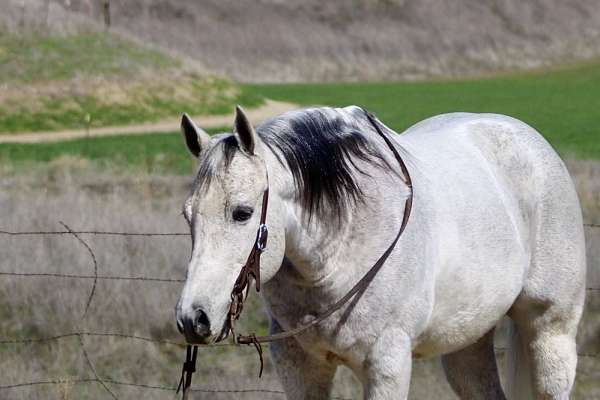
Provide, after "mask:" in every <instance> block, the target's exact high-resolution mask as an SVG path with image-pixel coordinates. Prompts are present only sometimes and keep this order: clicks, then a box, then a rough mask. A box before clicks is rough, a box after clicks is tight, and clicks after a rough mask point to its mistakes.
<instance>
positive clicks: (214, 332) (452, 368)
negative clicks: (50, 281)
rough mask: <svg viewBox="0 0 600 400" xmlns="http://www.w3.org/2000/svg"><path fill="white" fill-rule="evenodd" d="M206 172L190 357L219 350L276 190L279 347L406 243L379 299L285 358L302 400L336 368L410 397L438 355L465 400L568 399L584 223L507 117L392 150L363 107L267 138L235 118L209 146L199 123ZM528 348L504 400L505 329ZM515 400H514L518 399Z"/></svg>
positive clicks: (571, 194) (397, 143) (369, 390)
mask: <svg viewBox="0 0 600 400" xmlns="http://www.w3.org/2000/svg"><path fill="white" fill-rule="evenodd" d="M182 128H183V133H184V135H185V139H186V142H187V144H188V147H189V150H190V151H191V152H192V153H193V154H194V155H195V156H196V157H198V160H199V170H198V174H197V176H196V180H195V185H194V189H193V191H192V193H191V195H190V196H189V198H188V199H187V200H186V202H185V206H184V215H185V217H186V219H187V221H188V222H189V224H190V228H191V232H192V235H193V251H192V255H191V259H190V263H189V267H188V272H187V280H186V283H185V286H184V288H183V292H182V294H181V298H180V300H179V303H178V305H177V322H178V326H179V328H180V330H181V331H182V332H183V333H184V334H185V337H186V339H187V340H188V342H190V343H207V342H214V341H217V340H221V339H223V337H224V335H223V332H225V331H226V330H227V329H226V326H227V323H228V319H227V315H228V310H229V305H230V293H231V290H232V286H233V283H234V281H235V280H236V277H237V275H238V273H239V270H240V268H241V267H242V265H244V263H245V261H246V256H247V255H248V253H249V252H250V250H251V247H252V246H253V244H254V238H255V233H256V228H257V226H258V222H259V216H260V213H261V212H260V210H261V199H262V195H263V191H264V190H265V189H266V188H267V187H269V189H270V202H269V208H268V213H267V221H268V225H269V232H270V233H269V243H268V249H267V251H266V252H265V253H264V255H263V259H262V268H261V269H262V271H261V275H262V276H261V282H262V285H263V289H262V290H261V294H262V295H263V297H264V300H265V304H266V307H267V311H268V313H269V315H270V318H271V331H272V332H274V333H275V332H280V331H282V330H284V331H287V330H289V329H292V328H294V327H296V326H298V325H301V324H304V323H306V322H309V321H311V320H314V319H315V318H317V317H318V316H319V314H320V313H321V312H323V310H325V309H327V308H328V306H329V305H331V304H333V303H334V302H336V301H337V300H339V299H340V298H341V297H342V296H344V294H346V293H347V292H348V290H349V289H350V288H351V287H352V286H353V285H354V284H355V283H356V282H357V281H358V280H359V279H360V278H361V277H362V276H363V275H364V274H365V273H366V272H367V271H368V270H369V268H370V267H371V266H372V265H373V263H374V262H375V261H376V260H377V259H378V258H379V257H380V255H381V253H383V252H384V251H385V250H386V248H387V247H388V246H389V244H390V242H391V241H392V239H393V238H394V236H395V234H396V232H397V231H398V227H399V226H400V224H401V221H402V219H403V213H404V202H405V200H406V199H407V197H408V196H409V195H410V193H411V190H410V188H409V187H408V186H407V185H406V184H405V182H404V181H403V180H402V174H401V173H400V172H399V168H398V164H397V162H396V160H395V159H394V156H393V154H392V152H391V151H390V148H389V147H388V145H387V144H386V142H385V141H384V138H383V137H382V136H381V135H380V134H378V132H377V129H379V130H380V132H383V133H384V134H385V135H386V136H387V137H388V138H390V140H391V141H392V143H393V145H394V147H395V149H396V150H397V151H398V153H399V154H400V155H401V157H402V159H403V160H404V162H405V163H406V165H407V167H408V170H409V171H410V175H411V176H412V181H413V189H412V193H413V210H412V213H411V215H410V218H409V222H408V225H407V228H406V230H405V232H404V234H403V235H402V236H401V238H400V240H399V242H398V243H397V245H396V246H395V248H394V250H393V252H392V253H391V255H390V257H389V258H388V259H387V261H386V263H385V264H384V266H383V268H382V269H381V270H380V271H379V273H378V274H377V275H376V276H375V278H374V279H373V280H372V281H371V282H370V284H369V286H368V287H367V288H366V289H365V290H364V291H362V292H361V293H359V294H358V295H356V296H355V297H354V298H352V300H351V301H350V302H348V303H347V304H345V305H344V306H343V307H342V308H341V309H340V310H338V311H336V312H335V313H334V314H333V315H332V316H331V317H329V318H328V319H326V320H324V321H323V322H321V323H319V324H318V325H317V326H315V327H313V328H311V329H309V330H308V331H306V332H304V333H302V334H301V335H298V336H296V337H293V338H289V339H286V340H283V341H279V342H275V343H273V344H272V345H271V354H272V358H273V360H274V361H275V365H276V369H277V372H278V374H279V377H280V379H281V382H282V385H283V387H284V389H285V392H286V394H287V397H288V398H289V399H324V398H327V397H328V396H329V393H330V390H331V385H332V379H333V377H334V374H335V372H336V369H337V367H338V366H339V365H342V364H343V365H346V366H348V367H349V368H350V369H351V370H352V371H353V372H354V373H355V374H356V376H357V377H358V379H359V380H360V381H361V382H362V383H363V388H364V390H363V392H364V398H365V399H371V400H374V399H406V398H407V395H408V389H409V382H410V374H411V360H412V358H425V357H435V356H440V355H441V357H442V361H443V366H444V369H445V372H446V375H447V378H448V381H449V382H450V384H451V386H452V387H453V389H454V390H455V391H456V393H457V394H458V395H459V396H460V398H461V399H504V398H510V399H529V398H535V399H568V398H569V393H570V391H571V388H572V386H573V381H574V378H575V368H576V364H577V352H576V347H575V335H576V331H577V324H578V322H579V319H580V317H581V313H582V309H583V304H584V296H585V270H586V268H585V245H584V236H583V226H582V218H581V210H580V206H579V202H578V199H577V194H576V192H575V190H574V187H573V183H572V181H571V179H570V177H569V174H568V172H567V170H566V168H565V166H564V164H563V163H562V161H561V160H560V158H559V157H558V156H557V154H556V153H555V152H554V150H553V149H552V147H551V146H550V145H549V144H548V143H547V142H546V141H545V140H544V139H543V138H542V136H540V135H539V134H538V133H537V132H536V131H535V130H534V129H533V128H531V127H530V126H528V125H526V124H525V123H523V122H520V121H518V120H515V119H513V118H510V117H506V116H502V115H494V114H467V113H456V114H446V115H440V116H436V117H433V118H430V119H427V120H425V121H422V122H420V123H418V124H416V125H414V126H413V127H411V128H409V129H408V130H407V131H406V132H404V133H403V134H402V135H396V134H394V132H393V131H392V130H390V129H389V128H387V127H385V125H383V124H382V123H381V122H379V121H370V120H369V119H368V118H367V114H366V113H365V112H364V110H363V109H361V108H359V107H346V108H341V109H331V108H314V109H306V110H299V111H293V112H289V113H286V114H283V115H281V116H279V117H276V118H273V119H271V120H269V121H267V122H265V123H263V124H262V125H260V126H259V127H258V128H257V129H256V131H255V130H254V128H253V127H252V125H251V124H250V123H249V122H248V119H247V118H246V116H245V115H244V113H243V111H242V110H241V109H240V108H238V110H237V116H236V122H235V127H234V133H233V134H222V135H217V136H215V137H213V138H212V139H211V138H210V137H209V136H208V135H207V134H206V133H205V132H204V131H202V130H201V129H200V128H199V127H197V126H196V125H195V124H194V123H193V122H192V121H191V120H190V119H189V118H188V117H187V116H185V115H184V117H183V121H182ZM505 315H508V316H509V317H510V319H511V320H512V321H513V330H514V333H513V334H512V335H511V338H512V339H511V341H510V342H511V344H510V346H509V349H508V351H509V357H508V358H509V370H510V371H512V372H513V373H512V374H509V376H507V381H506V382H507V383H506V385H505V390H506V394H505V393H504V392H503V390H502V388H501V385H500V380H499V377H498V370H497V367H496V360H495V356H494V348H493V336H494V329H495V327H496V325H497V324H498V323H499V321H500V320H501V319H502V318H503V317H504V316H505ZM505 396H506V397H505Z"/></svg>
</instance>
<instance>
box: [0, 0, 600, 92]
mask: <svg viewBox="0 0 600 400" xmlns="http://www.w3.org/2000/svg"><path fill="white" fill-rule="evenodd" d="M8 2H9V4H10V3H15V4H16V3H20V1H17V0H8ZM50 2H51V5H52V6H53V7H54V8H52V12H51V13H50V14H51V15H50V16H51V17H52V18H50V22H49V24H50V25H54V27H55V28H56V29H64V28H63V27H64V25H65V21H64V18H63V19H61V18H60V16H59V13H58V8H59V6H60V5H62V4H66V2H64V1H58V0H50ZM26 3H27V7H29V8H28V10H29V9H32V10H33V9H34V8H35V4H38V3H40V4H43V3H45V0H27V1H26ZM68 3H69V4H70V5H69V8H68V10H67V11H69V12H71V13H72V14H73V15H77V16H78V17H86V18H89V19H92V20H94V21H96V22H101V21H102V19H103V18H102V11H101V3H102V2H100V1H91V0H71V1H70V2H68ZM110 4H111V11H112V15H111V17H112V27H113V28H115V29H117V30H121V31H125V32H128V33H129V34H132V35H134V36H136V37H138V38H141V39H143V40H146V41H150V42H153V43H157V44H159V45H162V46H164V47H166V48H169V49H173V50H176V51H178V52H179V53H181V54H185V55H187V56H191V57H193V58H194V59H196V60H198V61H199V62H200V63H202V64H203V65H204V66H206V67H207V68H209V69H210V70H212V71H215V72H218V73H222V74H225V75H228V76H230V77H232V78H234V79H237V80H240V81H244V82H250V81H252V82H258V81H262V82H265V81H271V82H274V81H322V80H340V79H349V80H361V79H371V80H391V79H398V78H422V77H428V76H462V75H465V74H480V73H485V72H488V71H498V70H506V69H521V68H529V67H534V66H543V65H549V64H553V63H564V62H571V61H573V60H575V59H583V58H591V57H597V56H599V55H600V12H598V10H599V9H600V1H599V0H576V1H575V0H574V1H564V0H525V1H524V0H456V1H440V0H352V1H322V0H260V1H245V2H240V1H237V0H218V1H217V0H178V1H173V0H111V1H110ZM39 7H42V6H39V4H38V11H37V12H34V11H32V12H30V13H28V14H27V18H26V24H27V23H29V24H30V25H32V26H39V25H40V24H42V23H41V22H39V21H38V23H37V25H36V24H35V23H34V22H32V21H33V19H35V18H36V17H37V18H38V19H39V18H41V17H40V16H43V15H44V13H43V12H42V11H43V10H42V9H41V8H39ZM60 7H62V6H60ZM55 9H56V10H55ZM63 11H64V10H63ZM13 14H14V15H16V16H18V15H19V14H18V10H17V11H15V12H13ZM0 19H1V17H0ZM11 21H12V25H13V26H15V25H16V24H17V23H18V21H19V18H18V17H13V18H12V20H11ZM26 24H24V25H26ZM15 29H16V28H15Z"/></svg>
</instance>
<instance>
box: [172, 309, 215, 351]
mask: <svg viewBox="0 0 600 400" xmlns="http://www.w3.org/2000/svg"><path fill="white" fill-rule="evenodd" d="M177 329H178V330H179V332H180V333H182V334H183V335H184V336H185V340H186V341H187V342H188V343H189V344H206V343H208V342H209V341H210V338H211V331H210V320H209V319H208V315H206V313H205V312H204V311H203V310H202V309H201V308H192V309H191V310H189V311H182V310H181V308H178V309H177Z"/></svg>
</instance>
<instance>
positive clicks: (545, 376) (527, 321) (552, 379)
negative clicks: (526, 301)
mask: <svg viewBox="0 0 600 400" xmlns="http://www.w3.org/2000/svg"><path fill="white" fill-rule="evenodd" d="M534 308H537V307H534ZM514 319H515V323H516V325H517V328H518V331H519V335H520V340H521V343H520V344H521V346H522V349H523V351H524V353H525V354H524V355H525V357H526V358H527V360H526V361H527V362H528V364H529V367H530V372H529V373H530V376H529V380H530V382H531V385H532V386H531V389H532V392H533V396H534V398H535V399H540V400H541V399H543V400H568V399H569V394H570V392H571V388H572V387H573V382H574V380H575V370H576V367H577V348H576V344H575V336H576V332H577V322H578V320H579V316H578V313H577V312H574V313H573V314H572V315H571V316H565V315H564V313H563V312H562V310H561V311H559V312H556V310H553V308H552V307H550V308H549V309H547V310H545V311H540V310H539V309H537V310H530V312H529V316H528V317H524V316H522V315H518V316H515V317H514ZM522 397H523V396H521V395H520V394H519V393H517V394H516V397H515V398H518V399H519V400H521V398H522Z"/></svg>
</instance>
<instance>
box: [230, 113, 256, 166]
mask: <svg viewBox="0 0 600 400" xmlns="http://www.w3.org/2000/svg"><path fill="white" fill-rule="evenodd" d="M234 134H235V137H236V139H237V141H238V144H239V146H240V149H242V150H243V151H244V152H246V153H248V154H250V155H254V150H255V148H256V143H257V141H258V136H257V135H256V132H255V131H254V128H253V127H252V124H250V121H249V120H248V117H247V116H246V113H245V112H244V109H243V108H242V107H240V106H237V107H236V108H235V127H234Z"/></svg>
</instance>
